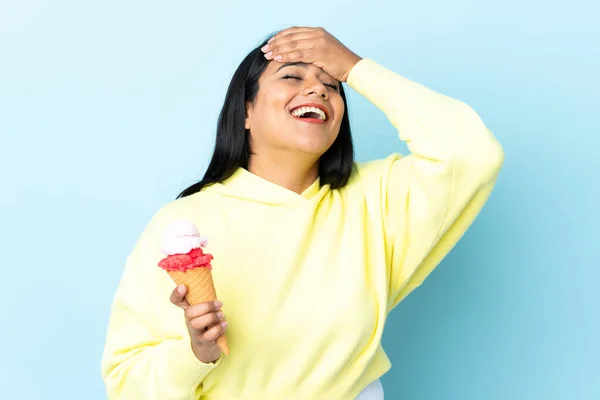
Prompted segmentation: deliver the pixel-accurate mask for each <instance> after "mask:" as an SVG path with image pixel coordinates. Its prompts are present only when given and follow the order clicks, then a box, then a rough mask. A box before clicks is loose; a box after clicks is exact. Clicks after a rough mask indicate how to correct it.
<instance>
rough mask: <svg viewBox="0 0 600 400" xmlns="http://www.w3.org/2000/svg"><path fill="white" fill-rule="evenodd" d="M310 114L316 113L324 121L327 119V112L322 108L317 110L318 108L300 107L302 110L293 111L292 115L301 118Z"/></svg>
mask: <svg viewBox="0 0 600 400" xmlns="http://www.w3.org/2000/svg"><path fill="white" fill-rule="evenodd" d="M308 112H313V113H316V114H317V115H318V116H319V118H320V119H321V120H322V121H325V119H327V116H326V115H325V112H324V111H323V110H321V109H320V108H317V107H300V108H296V109H295V110H294V111H292V115H293V116H294V117H301V116H302V115H304V114H306V113H308Z"/></svg>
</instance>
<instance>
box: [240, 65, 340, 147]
mask: <svg viewBox="0 0 600 400" xmlns="http://www.w3.org/2000/svg"><path fill="white" fill-rule="evenodd" d="M344 109H345V107H344V100H343V99H342V96H341V95H340V83H339V82H338V81H337V80H335V79H333V78H332V77H331V76H329V75H328V74H327V73H325V72H324V71H323V70H322V69H320V68H318V67H315V66H313V65H311V64H281V63H278V62H274V61H271V62H269V65H268V66H267V68H266V69H265V71H264V72H263V74H262V76H261V77H260V78H259V90H258V93H257V95H256V98H255V99H254V102H253V103H252V104H248V105H247V118H246V129H249V130H250V138H251V146H252V151H253V153H256V154H258V155H261V154H265V153H270V152H274V151H279V152H282V151H283V152H301V153H305V154H309V155H314V156H315V157H320V156H321V155H322V154H323V153H325V152H326V151H327V149H329V147H330V146H331V145H332V144H333V142H334V141H335V139H336V137H337V135H338V133H339V130H340V125H341V123H342V117H343V115H344Z"/></svg>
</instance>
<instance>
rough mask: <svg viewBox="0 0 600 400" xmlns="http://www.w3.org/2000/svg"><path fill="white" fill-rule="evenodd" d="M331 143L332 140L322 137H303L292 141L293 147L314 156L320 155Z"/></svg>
mask: <svg viewBox="0 0 600 400" xmlns="http://www.w3.org/2000/svg"><path fill="white" fill-rule="evenodd" d="M332 144H333V141H330V140H323V138H309V137H304V138H302V139H300V140H297V141H296V142H295V143H294V149H295V150H296V151H300V152H302V153H306V154H311V155H315V156H318V157H320V156H322V155H323V154H324V153H325V152H326V151H327V150H328V149H329V148H330V147H331V145H332Z"/></svg>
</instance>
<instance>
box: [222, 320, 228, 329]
mask: <svg viewBox="0 0 600 400" xmlns="http://www.w3.org/2000/svg"><path fill="white" fill-rule="evenodd" d="M227 325H229V324H228V323H227V321H223V322H221V326H222V327H223V328H227Z"/></svg>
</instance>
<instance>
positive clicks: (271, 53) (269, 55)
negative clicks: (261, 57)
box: [265, 51, 273, 58]
mask: <svg viewBox="0 0 600 400" xmlns="http://www.w3.org/2000/svg"><path fill="white" fill-rule="evenodd" d="M272 55H273V52H272V51H270V52H268V53H267V54H265V58H269V57H271V56H272Z"/></svg>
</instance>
